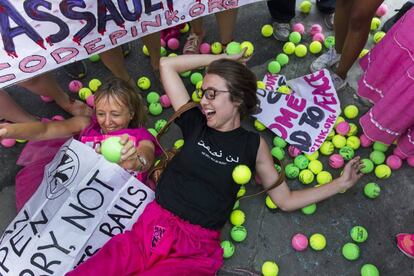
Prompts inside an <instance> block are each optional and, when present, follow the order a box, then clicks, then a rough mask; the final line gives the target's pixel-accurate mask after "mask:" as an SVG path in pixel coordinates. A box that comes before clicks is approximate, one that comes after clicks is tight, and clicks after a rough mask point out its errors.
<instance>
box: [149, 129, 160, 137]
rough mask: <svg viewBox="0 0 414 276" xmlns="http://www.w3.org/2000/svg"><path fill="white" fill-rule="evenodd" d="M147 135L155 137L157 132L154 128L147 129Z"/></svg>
mask: <svg viewBox="0 0 414 276" xmlns="http://www.w3.org/2000/svg"><path fill="white" fill-rule="evenodd" d="M147 130H148V132H149V133H151V134H152V136H154V137H156V136H157V134H158V132H157V131H156V130H155V128H148V129H147Z"/></svg>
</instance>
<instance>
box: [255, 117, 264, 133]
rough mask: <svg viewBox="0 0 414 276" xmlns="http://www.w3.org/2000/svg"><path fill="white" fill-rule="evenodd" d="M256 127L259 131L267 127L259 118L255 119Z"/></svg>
mask: <svg viewBox="0 0 414 276" xmlns="http://www.w3.org/2000/svg"><path fill="white" fill-rule="evenodd" d="M254 127H255V128H256V130H258V131H263V130H265V129H266V126H265V125H264V124H262V123H261V122H260V121H259V120H257V119H256V120H254Z"/></svg>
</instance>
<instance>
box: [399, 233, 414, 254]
mask: <svg viewBox="0 0 414 276" xmlns="http://www.w3.org/2000/svg"><path fill="white" fill-rule="evenodd" d="M396 239H397V247H398V249H400V250H401V252H402V253H404V254H405V255H406V256H407V257H409V258H411V259H414V234H405V233H401V234H398V235H397V236H396Z"/></svg>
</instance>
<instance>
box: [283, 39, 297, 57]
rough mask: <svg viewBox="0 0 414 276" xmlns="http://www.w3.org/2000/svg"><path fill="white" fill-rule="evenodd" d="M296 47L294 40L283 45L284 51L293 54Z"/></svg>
mask: <svg viewBox="0 0 414 276" xmlns="http://www.w3.org/2000/svg"><path fill="white" fill-rule="evenodd" d="M295 48H296V46H295V43H293V42H286V43H285V44H284V45H283V52H284V53H285V54H287V55H291V54H293V53H294V52H295Z"/></svg>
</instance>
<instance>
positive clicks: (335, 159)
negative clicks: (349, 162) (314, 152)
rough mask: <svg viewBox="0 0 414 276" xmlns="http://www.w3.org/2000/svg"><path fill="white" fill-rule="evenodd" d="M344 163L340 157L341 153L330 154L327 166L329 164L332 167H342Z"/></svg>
mask: <svg viewBox="0 0 414 276" xmlns="http://www.w3.org/2000/svg"><path fill="white" fill-rule="evenodd" d="M344 163H345V161H344V158H343V157H342V155H340V154H338V153H335V154H332V155H331V156H330V157H329V166H331V167H332V168H334V169H339V168H342V166H343V165H344Z"/></svg>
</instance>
